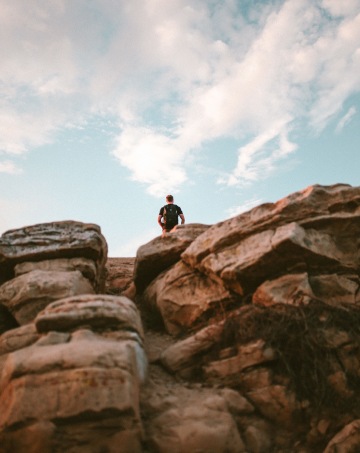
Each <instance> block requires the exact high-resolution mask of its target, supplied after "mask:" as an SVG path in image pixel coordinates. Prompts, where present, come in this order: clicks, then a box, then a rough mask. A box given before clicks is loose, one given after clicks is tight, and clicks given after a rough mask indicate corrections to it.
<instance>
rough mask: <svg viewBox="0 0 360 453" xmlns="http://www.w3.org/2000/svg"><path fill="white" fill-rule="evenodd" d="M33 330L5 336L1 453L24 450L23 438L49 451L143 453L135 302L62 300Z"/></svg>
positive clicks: (142, 372) (141, 361)
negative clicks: (121, 452) (120, 452)
mask: <svg viewBox="0 0 360 453" xmlns="http://www.w3.org/2000/svg"><path fill="white" fill-rule="evenodd" d="M28 326H33V328H32V329H30V327H28ZM28 326H24V327H23V328H20V329H23V330H24V329H27V331H26V332H25V330H24V331H23V332H19V329H16V330H17V331H18V332H17V335H12V336H11V334H10V332H8V333H7V334H6V335H4V336H3V337H2V343H3V348H2V349H3V351H2V352H3V355H2V356H1V355H0V359H1V357H3V358H4V359H5V360H3V361H2V362H0V363H1V365H2V371H1V374H0V376H1V377H0V406H1V408H2V411H1V413H0V431H1V434H0V441H1V445H2V448H3V449H1V447H0V451H8V452H10V451H19V452H23V451H24V452H25V451H27V450H26V448H27V442H24V436H25V438H27V439H28V441H29V440H31V441H32V442H31V443H35V445H40V446H41V448H43V449H44V450H41V451H45V452H53V451H61V450H62V451H64V448H65V445H67V447H66V450H67V451H79V452H80V451H90V452H97V451H114V452H115V451H119V450H118V449H119V448H120V451H125V452H129V453H130V452H133V451H134V452H141V451H142V450H141V440H142V423H141V417H140V411H139V395H140V386H141V384H142V383H143V382H144V380H145V377H146V369H147V359H146V356H145V354H144V349H143V330H142V325H141V320H140V317H139V313H138V311H137V309H136V307H135V305H134V304H133V302H131V301H130V300H129V299H126V298H125V297H116V296H109V295H83V296H75V297H73V298H66V299H61V300H58V301H56V302H53V303H52V304H50V305H48V306H47V307H46V309H45V310H44V311H42V312H40V313H39V314H38V316H37V318H36V321H35V324H29V325H28ZM35 327H36V328H37V330H36V331H35V332H34V328H35ZM21 333H22V335H21ZM11 340H13V341H12V343H11ZM0 345H1V344H0ZM21 346H22V347H21ZM0 352H1V351H0ZM40 395H41V397H39V396H40ZM102 432H103V433H104V435H105V438H102V435H101V433H102ZM95 434H96V435H95ZM11 448H12V449H13V450H11ZM39 448H40V447H39Z"/></svg>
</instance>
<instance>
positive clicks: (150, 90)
mask: <svg viewBox="0 0 360 453" xmlns="http://www.w3.org/2000/svg"><path fill="white" fill-rule="evenodd" d="M0 68H1V70H0V233H3V232H4V231H6V230H8V229H12V228H19V227H22V226H25V225H31V224H36V223H41V222H48V221H55V220H69V219H70V220H78V221H83V222H91V223H97V224H98V225H100V226H101V228H102V231H103V234H104V235H105V237H106V239H107V242H108V245H109V256H123V257H125V256H135V254H136V250H137V248H138V247H139V246H140V245H142V244H144V243H146V242H148V241H149V240H151V239H152V238H154V237H155V236H157V235H159V234H160V232H161V231H160V228H159V227H158V225H157V214H158V211H159V209H160V207H161V206H162V205H163V204H164V202H165V200H164V198H165V195H166V194H168V193H172V194H173V195H174V197H175V202H176V203H177V204H179V205H180V206H181V207H182V209H183V211H184V214H185V217H186V221H187V222H188V223H194V222H200V223H206V224H213V223H216V222H219V221H221V220H224V219H226V218H229V217H231V216H233V215H236V214H238V213H240V212H243V211H245V210H248V209H250V208H251V207H253V206H256V205H258V204H261V203H264V202H272V201H273V202H274V201H277V200H278V199H280V198H283V197H285V196H287V195H288V194H290V193H292V192H294V191H297V190H301V189H304V188H305V187H307V186H309V185H311V184H334V183H339V182H342V183H348V184H351V185H353V186H358V185H360V171H359V169H360V165H359V164H360V155H359V153H360V149H359V148H360V146H359V145H360V0H341V1H339V0H287V1H277V0H274V1H256V0H255V1H249V0H237V1H236V0H223V1H216V0H131V2H130V1H114V0H49V1H46V2H45V1H43V0H27V1H24V0H11V1H8V0H0Z"/></svg>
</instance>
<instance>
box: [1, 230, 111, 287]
mask: <svg viewBox="0 0 360 453" xmlns="http://www.w3.org/2000/svg"><path fill="white" fill-rule="evenodd" d="M73 257H82V258H88V259H91V260H93V261H94V262H95V263H96V266H97V269H98V272H99V273H101V270H102V269H103V267H104V265H105V262H106V258H107V243H106V240H105V238H104V236H103V235H102V234H101V229H100V227H99V226H98V225H95V224H90V223H81V222H75V221H62V222H50V223H42V224H37V225H32V226H27V227H24V228H19V229H16V230H9V231H7V232H5V233H4V234H3V235H2V236H1V238H0V275H1V279H2V281H6V280H9V279H11V278H12V277H13V275H14V267H15V266H16V264H18V263H22V262H24V261H43V260H47V259H54V258H73Z"/></svg>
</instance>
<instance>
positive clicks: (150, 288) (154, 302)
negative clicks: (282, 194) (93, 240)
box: [0, 185, 360, 453]
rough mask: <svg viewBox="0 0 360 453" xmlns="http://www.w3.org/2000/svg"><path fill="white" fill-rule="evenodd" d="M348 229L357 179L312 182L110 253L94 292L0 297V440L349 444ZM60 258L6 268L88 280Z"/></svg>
mask: <svg viewBox="0 0 360 453" xmlns="http://www.w3.org/2000/svg"><path fill="white" fill-rule="evenodd" d="M359 233H360V188H354V187H351V186H347V185H335V186H329V187H323V186H312V187H309V188H307V189H305V190H304V191H301V192H297V193H295V194H292V195H290V196H289V197H286V198H284V199H283V200H280V201H279V202H277V203H274V204H265V205H262V206H259V207H257V208H255V209H253V210H251V211H249V212H247V213H244V214H241V215H240V216H238V217H235V218H233V219H229V220H227V221H225V222H221V223H219V224H217V225H213V226H211V227H207V226H194V225H193V226H191V225H186V226H184V227H180V228H179V229H178V230H175V231H174V232H172V233H170V234H168V235H166V236H164V237H161V238H160V237H159V238H156V239H154V240H153V241H151V242H150V243H149V244H145V245H144V246H142V247H141V248H140V249H139V252H138V254H137V257H136V259H135V260H133V261H132V263H131V262H130V261H129V259H126V258H123V259H114V260H113V261H112V262H111V263H110V262H108V263H107V266H106V267H107V271H108V273H107V275H108V281H107V284H106V291H107V292H108V294H79V295H76V296H73V297H70V298H69V297H67V298H65V299H59V300H55V301H53V302H52V303H50V304H47V305H46V307H45V308H44V309H43V310H42V311H41V312H40V313H36V317H35V321H34V322H30V323H29V324H27V325H24V326H22V327H19V326H18V325H17V322H15V324H11V322H9V320H6V316H8V315H9V314H10V313H9V311H8V309H7V308H6V307H5V306H3V309H4V310H5V311H4V317H3V318H1V312H0V326H1V325H2V326H3V327H2V328H3V331H2V332H0V407H1V411H0V426H1V428H0V452H1V453H3V452H6V453H10V452H13V451H16V452H20V453H22V452H24V453H25V452H27V453H28V452H34V453H35V452H40V451H41V452H45V453H50V452H51V453H53V452H63V451H69V452H72V453H80V452H81V453H85V452H93V453H100V452H105V451H108V452H117V453H122V452H135V453H137V452H139V453H159V452H164V453H165V452H168V451H172V452H179V453H180V452H181V453H182V452H184V453H185V452H186V453H187V452H192V451H194V452H195V451H198V452H204V453H205V452H206V453H217V452H219V453H220V452H239V453H241V452H244V453H245V452H246V453H335V452H337V453H339V452H341V453H354V452H357V451H360V440H359V439H360V435H359V432H360V430H359V420H360V409H359V408H360V327H359V326H360V304H359V302H360V240H359V238H360V235H359ZM68 239H69V237H68ZM70 255H71V253H70ZM70 255H66V256H57V257H56V258H55V256H51V257H50V258H49V257H47V258H44V257H39V259H37V258H31V259H30V260H29V259H20V260H19V261H17V262H15V261H16V260H15V261H11V260H10V261H11V262H10V264H11V265H10V267H5V268H4V269H10V268H11V272H10V273H8V274H7V278H6V279H8V280H9V278H10V279H14V280H16V279H17V278H25V277H24V276H26V275H29V274H31V273H33V272H53V271H57V272H58V271H60V270H61V272H64V273H72V272H76V271H77V272H79V273H80V275H81V276H82V277H85V278H87V279H89V281H92V279H93V277H92V275H93V273H92V272H93V270H94V268H93V267H92V265H91V264H90V265H88V264H89V263H88V262H87V261H86V263H88V264H84V262H83V261H82V264H81V266H80V265H79V263H78V262H77V263H76V264H75V263H74V259H76V260H77V259H80V257H82V258H85V259H86V260H90V262H91V261H93V262H95V263H96V260H95V259H94V258H91V257H89V256H88V255H86V254H85V255H81V254H77V252H76V253H75V254H74V255H71V256H70ZM6 259H8V258H6ZM68 260H69V261H68ZM134 261H135V263H134ZM29 262H30V264H28V263H29ZM0 263H3V261H1V259H0ZM33 263H35V267H33ZM48 263H49V264H48ZM8 264H9V261H8ZM122 265H123V267H121V266H122ZM49 266H50V267H49ZM52 266H55V267H54V268H53V267H52ZM72 266H73V267H72ZM132 266H134V273H132ZM60 267H61V269H60ZM95 270H96V273H95V274H96V275H99V268H98V265H96V266H95ZM6 272H7V271H6ZM11 273H12V274H11ZM10 274H11V275H10ZM3 275H4V274H3ZM9 276H10V277H9ZM96 278H97V277H95V280H96ZM133 280H134V281H135V283H136V292H137V294H136V293H135V288H134V284H133ZM6 284H7V283H5V285H6ZM93 286H94V287H95V286H96V285H93ZM129 293H131V299H133V300H134V301H135V303H134V302H132V301H131V300H130V299H129V298H127V297H126V295H127V294H129ZM115 294H116V296H114V295H115ZM118 296H120V297H118ZM140 314H141V316H142V320H140ZM10 316H11V314H10ZM159 318H160V319H161V320H162V322H158V319H159ZM2 319H3V320H4V321H2ZM154 321H156V323H154ZM1 322H2V324H1ZM13 322H14V321H13ZM143 322H144V324H143ZM143 325H144V326H145V330H143ZM148 362H149V363H148ZM40 397H42V398H40Z"/></svg>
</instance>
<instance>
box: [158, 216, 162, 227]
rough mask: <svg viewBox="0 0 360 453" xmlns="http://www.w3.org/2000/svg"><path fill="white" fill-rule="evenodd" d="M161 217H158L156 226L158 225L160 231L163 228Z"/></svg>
mask: <svg viewBox="0 0 360 453" xmlns="http://www.w3.org/2000/svg"><path fill="white" fill-rule="evenodd" d="M161 219H162V215H158V224H159V225H160V227H161V229H162V228H163V224H162V223H161Z"/></svg>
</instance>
